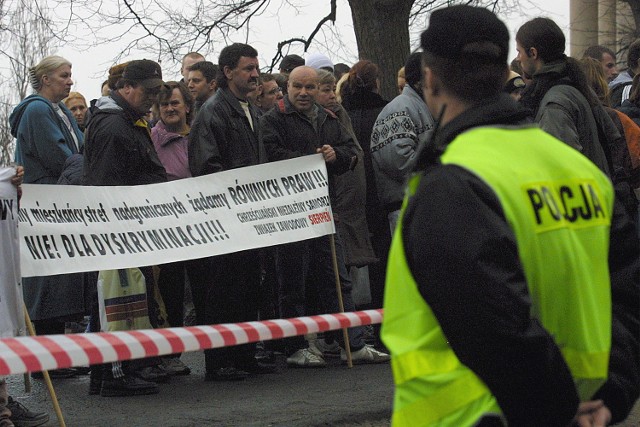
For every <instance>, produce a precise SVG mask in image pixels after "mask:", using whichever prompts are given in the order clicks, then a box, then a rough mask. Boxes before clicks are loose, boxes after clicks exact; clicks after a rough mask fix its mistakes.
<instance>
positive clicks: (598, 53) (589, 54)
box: [582, 45, 616, 61]
mask: <svg viewBox="0 0 640 427" xmlns="http://www.w3.org/2000/svg"><path fill="white" fill-rule="evenodd" d="M605 53H608V54H609V55H611V56H612V57H613V59H616V54H615V53H614V52H613V51H612V50H611V49H609V48H608V47H606V46H600V45H598V46H589V47H588V48H587V49H586V50H585V51H584V53H583V54H582V57H583V58H593V59H597V60H598V61H602V55H604V54H605Z"/></svg>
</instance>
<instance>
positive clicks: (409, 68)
mask: <svg viewBox="0 0 640 427" xmlns="http://www.w3.org/2000/svg"><path fill="white" fill-rule="evenodd" d="M404 79H405V80H406V82H407V84H409V85H411V86H415V85H416V84H417V83H419V82H420V80H422V52H413V53H412V54H411V55H409V57H408V58H407V62H405V63H404Z"/></svg>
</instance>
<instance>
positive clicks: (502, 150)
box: [382, 127, 613, 427]
mask: <svg viewBox="0 0 640 427" xmlns="http://www.w3.org/2000/svg"><path fill="white" fill-rule="evenodd" d="M441 161H442V163H443V164H455V165H458V166H460V167H462V168H465V169H466V170H468V171H470V172H471V173H473V174H474V175H476V176H477V177H478V178H479V179H480V180H482V181H483V182H484V183H486V184H487V185H488V186H489V187H490V188H491V189H492V190H493V191H494V193H495V194H496V196H497V198H498V199H499V201H500V203H501V207H502V209H503V211H504V215H505V217H506V219H507V222H508V224H509V227H510V228H511V229H512V230H513V232H514V234H515V236H516V240H517V245H518V253H519V256H520V261H521V263H522V266H523V269H524V274H525V277H526V280H527V287H528V290H529V294H530V297H531V301H532V307H531V316H532V317H533V318H536V319H538V320H539V321H540V323H541V324H542V325H543V326H544V327H545V329H546V330H547V331H549V333H550V334H551V335H552V336H553V338H554V340H555V342H556V344H557V345H558V347H559V349H560V350H561V352H562V355H563V357H564V359H565V361H566V363H567V365H568V366H569V368H570V371H571V374H572V376H573V378H574V381H575V383H576V387H577V390H578V393H579V395H580V398H581V400H588V399H589V398H590V397H591V396H592V395H593V393H594V392H595V391H596V390H597V389H598V388H599V387H600V385H601V384H602V383H603V382H604V381H605V379H606V378H607V372H608V362H609V351H610V347H611V289H610V279H609V268H608V250H609V227H610V219H611V213H612V210H613V189H612V186H611V183H610V182H609V179H608V178H607V177H606V176H605V175H604V174H603V173H602V172H601V171H600V170H599V169H598V168H597V167H596V166H595V165H594V164H593V163H591V162H590V161H589V160H588V159H587V158H586V157H584V156H583V155H582V154H580V153H579V152H577V151H576V150H574V149H573V148H571V147H569V146H567V145H565V144H563V143H562V142H560V141H558V140H557V139H555V138H553V137H552V136H550V135H548V134H546V133H544V132H543V131H541V130H540V129H538V128H536V127H522V128H492V127H481V128H475V129H472V130H469V131H467V132H464V133H462V134H461V135H459V136H458V137H457V138H456V139H454V140H453V141H452V142H451V143H450V144H449V146H448V147H447V149H446V151H445V152H444V154H443V155H442V156H441ZM420 176H421V175H419V174H416V175H415V176H414V177H412V179H411V180H410V182H409V186H408V190H407V197H406V198H405V201H404V206H403V211H402V213H403V214H404V210H405V208H406V205H407V203H408V201H409V200H410V199H411V198H412V197H413V195H414V194H415V192H416V189H417V187H418V184H419V182H420ZM427 191H428V190H427ZM415 202H416V203H418V201H415ZM451 214H452V215H455V212H451ZM424 226H425V227H428V226H429V224H424ZM425 244H429V243H428V242H425ZM424 262H425V263H427V262H430V260H428V259H425V260H424ZM382 339H383V341H384V343H385V344H386V346H387V347H388V348H389V350H390V351H391V354H392V359H391V362H392V368H393V374H394V380H395V383H396V392H395V397H394V413H393V425H394V426H411V427H416V426H457V427H464V426H473V425H474V424H475V423H476V422H477V421H478V420H479V419H480V418H482V417H483V416H484V415H487V414H491V413H495V414H501V410H500V407H499V405H498V403H497V401H496V399H495V397H494V396H493V395H492V394H491V391H490V390H489V389H488V388H487V386H486V385H485V384H484V383H483V382H482V380H481V379H480V378H478V377H477V376H476V375H475V374H474V373H473V372H472V371H471V370H470V369H469V368H468V367H466V366H465V365H464V364H462V363H461V362H460V360H459V359H458V358H457V357H456V355H455V354H454V352H453V351H452V349H451V348H450V346H449V345H448V343H447V340H446V338H445V336H444V334H443V332H442V329H441V328H440V325H439V324H438V320H437V319H436V317H435V316H434V314H433V312H432V311H431V309H430V307H429V306H428V305H427V303H426V302H425V300H424V299H423V298H422V296H421V294H420V292H419V290H418V286H417V284H416V282H415V280H414V278H413V276H412V274H411V271H410V270H409V267H408V264H407V261H406V258H405V252H404V246H403V240H402V217H401V219H400V223H399V224H398V227H397V228H396V231H395V235H394V239H393V244H392V247H391V251H390V255H389V264H388V268H387V283H386V288H385V298H384V321H383V326H382ZM505 381H508V378H505Z"/></svg>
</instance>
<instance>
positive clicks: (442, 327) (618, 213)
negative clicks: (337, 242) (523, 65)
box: [382, 6, 640, 427]
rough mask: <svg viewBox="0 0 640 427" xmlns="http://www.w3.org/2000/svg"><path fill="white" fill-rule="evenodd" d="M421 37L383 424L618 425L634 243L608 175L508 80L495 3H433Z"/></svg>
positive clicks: (388, 298)
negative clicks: (425, 127) (419, 122)
mask: <svg viewBox="0 0 640 427" xmlns="http://www.w3.org/2000/svg"><path fill="white" fill-rule="evenodd" d="M421 45H422V49H423V52H424V53H423V91H424V96H425V100H426V102H427V105H428V107H429V109H430V110H431V113H432V114H433V116H434V117H436V118H437V124H436V126H437V128H436V131H435V134H434V136H433V137H432V139H431V140H430V141H428V142H427V143H426V145H425V147H424V149H423V150H422V151H421V152H420V153H419V155H418V159H417V163H416V166H415V168H414V173H413V175H412V177H411V178H410V180H409V183H408V189H407V195H406V197H405V201H404V204H403V207H402V211H401V215H400V219H399V222H398V226H397V228H396V232H395V236H394V240H393V244H392V247H391V251H390V254H389V262H388V270H387V283H386V289H385V302H384V321H383V327H382V339H383V341H384V343H385V344H386V346H387V347H388V348H389V350H390V351H391V354H392V359H391V360H392V367H393V374H394V380H395V384H396V389H395V399H394V410H393V419H392V423H393V425H394V426H418V425H419V426H456V427H471V426H483V427H487V426H507V425H508V426H519V427H521V426H532V427H533V426H605V425H607V424H608V423H609V422H619V421H620V420H622V419H624V418H625V417H626V416H627V414H628V413H629V411H630V409H631V408H632V406H633V403H634V402H635V400H636V399H637V398H638V393H639V392H638V387H639V384H640V376H639V374H638V369H639V368H640V363H639V362H638V355H639V351H638V348H639V345H638V339H639V336H640V334H639V333H638V314H639V313H640V307H638V305H639V302H640V297H639V292H638V277H639V276H638V272H639V270H638V254H639V248H638V240H637V237H635V236H636V235H635V234H633V232H634V231H635V230H634V229H633V225H632V223H631V222H630V220H629V218H628V217H627V216H626V214H625V211H624V208H623V207H622V206H620V204H619V202H617V200H614V194H613V188H612V186H611V183H610V181H609V179H608V178H607V176H606V175H605V174H604V173H603V172H602V171H600V170H599V169H598V168H597V167H596V166H595V165H594V164H593V163H592V162H590V161H589V159H587V158H586V157H584V156H583V155H582V154H580V153H579V152H578V151H576V150H574V149H573V148H571V147H569V146H568V145H566V144H564V143H563V142H561V141H560V140H558V139H556V138H554V137H553V136H551V135H549V134H547V133H545V132H544V131H542V130H541V129H540V128H538V127H536V126H534V125H531V124H530V123H528V120H527V114H528V111H526V110H525V109H524V108H522V107H520V106H519V105H518V104H517V103H516V102H515V101H514V100H513V99H512V98H511V97H510V96H509V95H508V94H506V93H504V92H503V85H504V83H505V81H506V78H507V75H508V68H507V57H508V53H509V32H508V30H507V28H506V26H505V25H504V23H502V22H501V21H500V20H499V19H498V18H497V17H496V16H495V15H494V14H493V13H491V12H490V11H488V10H487V9H483V8H476V7H471V6H453V7H449V8H444V9H439V10H436V11H434V12H433V13H432V14H431V17H430V21H429V27H428V28H427V30H426V31H424V32H423V33H422V36H421ZM632 234H633V235H632ZM623 240H624V241H623ZM622 247H625V250H624V251H622V250H621V249H620V248H622ZM623 252H624V253H623ZM609 259H612V260H614V261H612V263H611V264H610V263H609Z"/></svg>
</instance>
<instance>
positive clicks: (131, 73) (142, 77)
mask: <svg viewBox="0 0 640 427" xmlns="http://www.w3.org/2000/svg"><path fill="white" fill-rule="evenodd" d="M122 78H123V79H127V80H133V81H135V82H137V83H139V84H140V85H141V86H142V87H144V88H146V89H152V88H155V87H158V86H162V85H163V84H164V82H163V81H162V69H161V68H160V64H158V63H157V62H154V61H150V60H148V59H141V60H137V61H131V62H129V63H128V64H127V66H126V68H125V69H124V72H123V73H122Z"/></svg>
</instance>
